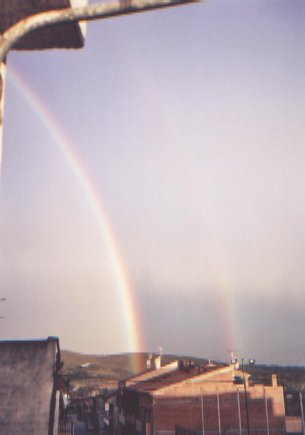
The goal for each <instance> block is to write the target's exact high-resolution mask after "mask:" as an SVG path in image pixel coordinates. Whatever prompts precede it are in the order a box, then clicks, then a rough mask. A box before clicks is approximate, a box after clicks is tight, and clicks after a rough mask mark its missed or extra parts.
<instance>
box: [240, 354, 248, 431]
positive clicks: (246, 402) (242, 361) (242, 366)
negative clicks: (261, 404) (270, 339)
mask: <svg viewBox="0 0 305 435" xmlns="http://www.w3.org/2000/svg"><path fill="white" fill-rule="evenodd" d="M241 368H242V372H243V381H244V390H245V406H246V417H247V432H248V435H250V421H249V408H248V397H247V387H246V380H245V372H244V359H243V358H242V359H241Z"/></svg>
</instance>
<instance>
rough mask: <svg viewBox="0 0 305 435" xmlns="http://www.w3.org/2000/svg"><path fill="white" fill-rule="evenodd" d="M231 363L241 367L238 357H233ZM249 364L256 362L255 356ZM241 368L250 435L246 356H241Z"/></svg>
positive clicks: (249, 360)
mask: <svg viewBox="0 0 305 435" xmlns="http://www.w3.org/2000/svg"><path fill="white" fill-rule="evenodd" d="M231 364H233V365H238V367H239V362H238V359H237V358H233V359H232V360H231ZM248 364H249V365H254V364H255V359H253V358H250V359H248ZM241 370H242V374H243V385H244V392H245V408H246V418H247V433H248V435H250V419H249V406H248V396H247V384H246V378H245V371H244V358H241Z"/></svg>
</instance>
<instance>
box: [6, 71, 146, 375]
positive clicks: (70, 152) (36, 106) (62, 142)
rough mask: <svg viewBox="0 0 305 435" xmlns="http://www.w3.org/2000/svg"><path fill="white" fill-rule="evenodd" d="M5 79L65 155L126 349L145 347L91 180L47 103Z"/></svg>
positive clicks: (11, 74) (16, 80) (13, 76)
mask: <svg viewBox="0 0 305 435" xmlns="http://www.w3.org/2000/svg"><path fill="white" fill-rule="evenodd" d="M7 78H8V80H9V81H10V83H11V84H12V85H13V87H14V88H15V89H16V90H17V91H18V93H19V94H21V96H22V97H23V98H24V100H25V101H26V103H27V105H28V106H29V108H30V109H31V110H32V111H33V112H34V113H35V115H36V116H37V117H38V119H39V121H40V122H41V123H42V124H43V126H44V127H45V129H46V130H47V131H48V132H49V134H51V137H52V138H53V140H54V143H55V144H56V146H57V148H58V150H59V152H60V153H61V155H62V156H63V157H64V158H65V160H66V162H67V164H68V166H69V168H70V170H71V171H72V173H73V174H74V176H75V178H76V180H77V181H78V183H79V186H80V187H81V190H82V192H83V194H84V196H85V197H86V199H87V201H88V204H89V206H90V209H91V212H92V213H93V215H94V217H95V221H96V224H97V228H98V231H99V234H100V236H101V239H102V241H103V243H104V244H105V246H106V249H107V252H108V255H109V258H110V264H111V268H112V274H113V278H114V280H115V284H116V288H117V289H118V292H119V299H120V301H121V312H122V316H123V319H124V321H123V323H124V324H126V335H127V342H128V351H129V352H139V351H140V350H141V349H143V348H144V340H143V337H142V334H141V331H142V328H141V326H140V324H141V322H140V315H139V310H138V309H137V301H136V297H135V292H134V290H133V288H132V286H131V284H130V281H129V278H128V274H127V271H126V268H125V265H124V261H123V259H122V256H121V254H120V250H119V247H118V243H117V241H116V238H115V235H114V231H113V228H112V227H111V224H110V222H109V221H108V219H107V213H106V211H105V206H104V205H103V204H102V201H101V199H100V198H99V196H98V194H97V191H96V189H95V187H94V185H93V183H92V181H91V179H90V175H89V174H88V172H87V171H86V169H85V167H84V164H83V163H82V161H81V157H80V155H79V154H78V153H77V151H76V149H75V147H74V146H73V143H72V142H71V141H70V140H69V138H68V136H67V135H66V134H65V132H64V130H63V128H62V127H61V126H60V124H59V122H58V120H57V119H56V118H55V117H54V115H53V114H52V113H51V112H50V110H49V109H48V107H47V105H46V104H45V103H44V102H43V101H42V99H41V98H40V97H38V96H37V95H36V94H35V92H34V91H33V89H32V88H31V87H30V86H29V84H28V83H27V82H26V81H25V80H24V79H23V78H22V77H21V75H20V73H18V72H17V70H16V69H15V68H12V66H11V65H10V68H9V70H8V75H7ZM133 363H134V369H135V370H136V369H137V358H135V361H134V362H133Z"/></svg>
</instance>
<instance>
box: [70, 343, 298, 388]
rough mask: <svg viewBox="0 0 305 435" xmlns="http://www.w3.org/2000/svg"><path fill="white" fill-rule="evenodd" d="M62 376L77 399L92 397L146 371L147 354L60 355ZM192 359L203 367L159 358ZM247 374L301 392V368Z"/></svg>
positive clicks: (264, 369) (265, 367) (200, 361)
mask: <svg viewBox="0 0 305 435" xmlns="http://www.w3.org/2000/svg"><path fill="white" fill-rule="evenodd" d="M61 355H62V360H63V362H64V366H63V370H62V372H63V374H64V375H65V376H67V377H68V378H69V379H70V384H71V391H72V393H73V391H74V393H75V394H77V395H80V394H81V395H87V394H92V393H93V391H95V392H101V391H103V390H105V389H108V390H112V389H115V388H117V383H118V381H119V380H122V379H126V378H128V377H130V376H132V375H134V374H136V373H139V372H141V371H144V370H145V369H146V361H147V359H148V357H149V354H148V353H125V354H117V355H85V354H81V353H76V352H70V351H62V352H61ZM177 359H178V360H183V359H188V360H189V359H192V360H194V361H195V362H196V363H198V364H204V363H206V362H207V360H206V359H198V358H192V357H186V356H177V355H162V362H163V363H169V362H171V361H174V360H177ZM244 369H245V371H247V372H249V373H250V374H251V379H252V381H253V382H254V383H262V384H265V385H268V384H270V383H271V375H272V373H275V374H277V377H278V383H279V385H283V386H284V389H285V390H287V391H288V390H289V391H297V390H303V389H304V388H305V367H282V366H275V365H254V366H247V365H245V367H244Z"/></svg>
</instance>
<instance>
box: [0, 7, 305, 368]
mask: <svg viewBox="0 0 305 435" xmlns="http://www.w3.org/2000/svg"><path fill="white" fill-rule="evenodd" d="M304 49H305V3H304V1H303V0H289V1H287V0H209V1H207V2H204V3H199V4H193V5H189V6H184V7H179V8H174V9H168V10H166V11H158V12H150V13H145V14H139V15H134V16H128V17H121V18H115V19H109V20H106V21H98V22H94V23H89V24H88V27H87V36H86V44H85V48H83V49H82V50H75V51H73V50H71V51H70V50H62V51H60V50H52V51H45V52H11V53H10V54H9V57H8V70H7V81H6V99H5V115H4V116H5V117H4V138H3V141H4V142H3V161H2V179H1V192H0V289H1V292H0V293H1V297H6V301H5V302H0V314H1V315H3V316H4V319H2V320H1V321H0V322H1V323H0V327H1V330H0V337H1V338H2V339H20V338H21V339H24V338H41V337H47V336H54V335H55V336H59V338H60V344H61V348H63V349H68V350H75V351H79V352H84V353H98V354H109V353H121V352H129V351H132V350H139V351H152V352H154V351H157V349H158V347H159V346H162V349H163V352H164V353H175V354H183V355H190V356H199V357H210V358H212V359H213V358H214V359H221V360H224V361H228V360H229V358H230V355H229V351H230V350H234V351H235V353H236V354H237V356H239V357H244V358H248V357H249V358H252V357H254V358H255V359H256V361H257V362H260V363H277V364H287V365H288V364H289V365H305V348H304V332H303V327H304V322H305V291H304V289H305V201H304V198H305V147H304V139H305V123H304V119H305V118H304V112H305V56H304Z"/></svg>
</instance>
